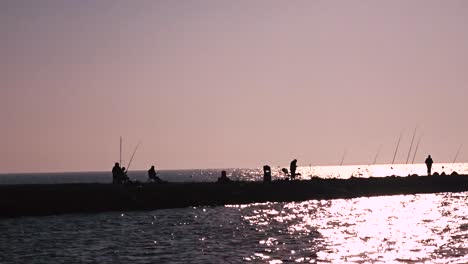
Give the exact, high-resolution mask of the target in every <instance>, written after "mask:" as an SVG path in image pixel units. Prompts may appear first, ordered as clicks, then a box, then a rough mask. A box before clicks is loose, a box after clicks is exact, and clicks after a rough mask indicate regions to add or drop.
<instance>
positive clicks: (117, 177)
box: [112, 155, 434, 184]
mask: <svg viewBox="0 0 468 264" xmlns="http://www.w3.org/2000/svg"><path fill="white" fill-rule="evenodd" d="M425 163H426V167H427V175H431V170H432V164H433V163H434V161H433V160H432V158H431V155H429V156H428V157H427V158H426V160H425ZM296 169H297V159H294V160H292V161H291V163H290V164H289V171H288V169H287V168H282V169H281V171H282V172H283V173H284V175H285V176H287V177H286V178H285V179H284V180H295V179H296V176H300V175H301V174H300V173H297V172H296ZM148 180H149V181H150V182H154V183H162V182H164V181H163V180H161V179H160V178H159V177H158V175H157V172H156V169H155V168H154V165H153V166H151V168H150V169H149V170H148ZM230 181H231V180H230V179H229V178H228V177H227V174H226V171H225V170H223V171H221V177H219V178H218V180H217V182H219V183H225V182H230ZM263 181H265V182H270V181H271V167H270V166H268V165H265V166H263ZM112 183H114V184H127V183H133V182H132V181H131V180H130V178H129V177H128V175H127V170H126V169H125V167H120V164H119V163H118V162H116V163H115V165H114V167H113V168H112Z"/></svg>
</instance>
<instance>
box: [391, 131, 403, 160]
mask: <svg viewBox="0 0 468 264" xmlns="http://www.w3.org/2000/svg"><path fill="white" fill-rule="evenodd" d="M402 135H403V131H401V133H400V136H399V137H398V143H397V145H396V148H395V154H393V160H392V165H393V164H394V163H395V157H396V154H397V152H398V147H399V146H400V141H401V136H402Z"/></svg>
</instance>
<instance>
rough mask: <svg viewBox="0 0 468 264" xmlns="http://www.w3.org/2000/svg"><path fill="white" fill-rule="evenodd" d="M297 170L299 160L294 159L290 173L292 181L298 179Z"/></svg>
mask: <svg viewBox="0 0 468 264" xmlns="http://www.w3.org/2000/svg"><path fill="white" fill-rule="evenodd" d="M296 168H297V159H294V160H293V161H291V164H290V165H289V172H291V180H294V178H296Z"/></svg>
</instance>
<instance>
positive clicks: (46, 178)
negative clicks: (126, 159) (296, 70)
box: [0, 163, 468, 184]
mask: <svg viewBox="0 0 468 264" xmlns="http://www.w3.org/2000/svg"><path fill="white" fill-rule="evenodd" d="M281 168H282V167H272V168H271V169H272V178H273V179H279V178H284V177H285V175H284V174H283V173H282V172H281ZM287 169H289V167H287ZM222 170H226V171H227V176H228V177H229V178H231V179H233V180H245V181H261V180H263V168H256V169H243V168H235V169H229V168H228V169H202V170H162V171H158V176H159V177H160V178H161V179H163V180H166V181H170V182H200V181H216V180H217V178H218V177H219V176H220V175H221V171H222ZM454 171H455V172H457V173H458V174H468V163H435V164H434V165H433V167H432V172H433V173H434V172H437V173H442V172H443V173H446V174H450V173H452V172H454ZM297 172H298V173H301V176H298V177H297V178H299V179H303V180H305V179H310V178H311V177H314V176H318V177H321V178H342V179H346V178H350V177H352V176H354V177H371V176H373V177H383V176H389V175H397V176H407V175H409V174H418V175H426V174H427V172H426V165H425V164H414V165H406V164H396V165H390V164H383V165H348V166H302V167H298V168H297ZM128 175H129V177H130V179H132V180H134V181H140V182H146V181H148V176H147V172H146V171H130V172H129V173H128ZM111 182H112V173H111V170H110V169H109V171H105V172H102V171H101V172H63V173H10V174H0V184H55V183H111Z"/></svg>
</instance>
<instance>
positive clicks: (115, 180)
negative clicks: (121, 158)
mask: <svg viewBox="0 0 468 264" xmlns="http://www.w3.org/2000/svg"><path fill="white" fill-rule="evenodd" d="M120 174H122V169H121V168H120V164H119V163H118V162H116V163H115V164H114V167H113V168H112V183H114V184H117V183H120V182H119V179H120Z"/></svg>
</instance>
